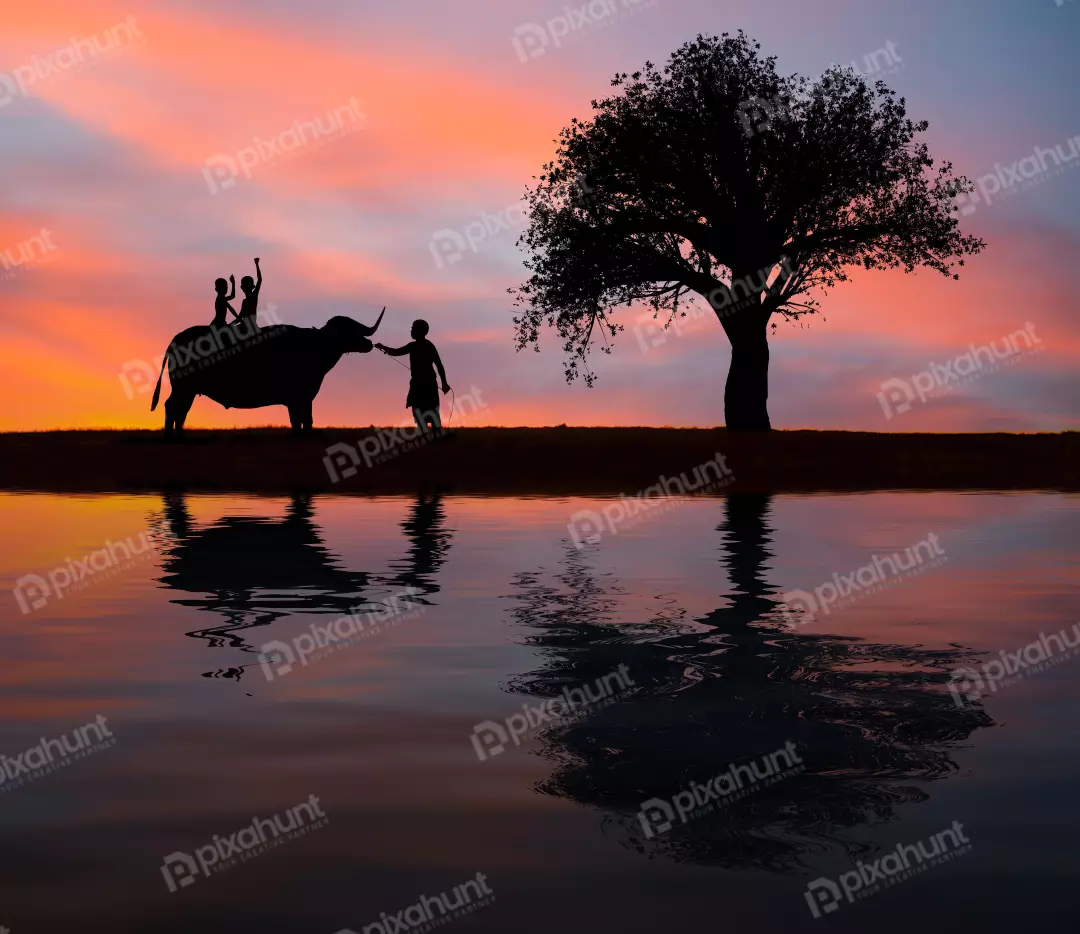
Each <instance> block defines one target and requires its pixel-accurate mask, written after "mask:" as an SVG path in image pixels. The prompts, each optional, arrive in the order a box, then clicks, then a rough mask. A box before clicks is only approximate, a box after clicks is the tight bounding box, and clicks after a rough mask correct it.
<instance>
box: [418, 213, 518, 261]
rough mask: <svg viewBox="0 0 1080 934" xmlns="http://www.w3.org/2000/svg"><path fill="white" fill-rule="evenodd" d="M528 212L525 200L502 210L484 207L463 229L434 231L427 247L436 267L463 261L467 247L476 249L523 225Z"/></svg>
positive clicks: (470, 249) (474, 250) (475, 250)
mask: <svg viewBox="0 0 1080 934" xmlns="http://www.w3.org/2000/svg"><path fill="white" fill-rule="evenodd" d="M528 216H529V207H528V205H527V204H526V203H525V202H524V201H515V202H514V203H513V204H511V205H508V206H507V207H505V208H503V209H502V210H501V211H496V212H495V213H493V214H492V213H489V212H487V211H481V212H480V216H479V217H477V218H476V219H475V220H471V221H469V223H467V224H465V225H464V226H463V227H461V228H460V229H454V228H452V227H443V228H442V229H440V230H436V231H435V233H433V234H432V235H431V242H430V243H429V244H428V250H430V251H431V257H432V259H434V260H435V268H436V269H444V268H445V267H447V266H452V265H453V264H454V263H458V262H460V261H461V260H462V259H463V258H464V257H465V253H466V251H468V252H472V253H477V252H479V250H480V244H481V243H483V242H484V241H485V240H490V239H491V238H492V237H495V236H498V235H499V234H500V233H501V232H503V231H506V232H507V233H509V232H510V231H511V230H514V229H516V228H518V227H521V226H522V225H524V223H525V220H526V218H528Z"/></svg>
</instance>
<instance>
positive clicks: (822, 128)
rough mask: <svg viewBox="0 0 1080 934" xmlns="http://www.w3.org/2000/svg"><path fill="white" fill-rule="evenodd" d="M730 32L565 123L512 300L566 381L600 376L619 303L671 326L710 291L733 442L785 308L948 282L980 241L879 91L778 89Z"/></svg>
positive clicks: (787, 314) (748, 46)
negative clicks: (559, 353) (881, 274)
mask: <svg viewBox="0 0 1080 934" xmlns="http://www.w3.org/2000/svg"><path fill="white" fill-rule="evenodd" d="M759 49H760V45H759V44H758V43H756V42H753V41H752V40H750V39H749V38H748V37H747V36H745V35H744V34H743V33H742V32H740V33H739V34H738V35H736V36H731V35H729V34H727V33H725V34H723V35H722V36H719V37H716V36H712V37H708V36H698V37H697V39H695V40H694V41H693V42H689V43H687V44H685V45H684V46H682V47H681V48H680V49H678V50H677V51H676V52H675V53H674V54H673V55H672V56H671V59H670V61H669V62H668V64H667V65H666V66H665V67H664V68H663V69H662V70H661V69H659V68H657V67H656V66H655V65H653V64H652V63H650V62H646V63H645V67H644V70H642V71H639V72H635V73H634V74H631V75H627V74H617V75H616V76H615V77H614V78H613V79H612V82H611V83H612V86H613V87H615V88H618V89H619V90H618V92H617V93H616V94H614V95H613V96H611V97H608V98H606V99H604V100H602V101H599V102H597V101H593V102H592V108H593V111H594V113H593V116H592V119H591V120H578V119H577V118H576V117H575V118H574V119H573V120H572V121H571V123H570V126H569V127H567V128H564V129H563V130H562V132H561V134H560V137H559V140H558V149H557V151H556V154H555V158H554V160H553V161H552V162H550V163H548V164H547V165H545V166H544V172H543V174H542V175H540V176H539V178H538V179H537V180H536V181H537V184H536V186H535V187H534V188H531V189H529V190H527V192H526V199H527V201H528V204H529V208H528V214H529V226H528V228H527V229H526V231H525V233H524V234H522V237H521V239H520V240H519V244H521V245H522V246H523V247H524V248H525V249H526V251H527V252H528V253H529V256H528V258H527V260H526V267H527V268H528V269H529V271H530V273H531V275H530V276H529V278H528V279H527V281H526V282H525V283H524V284H523V285H521V286H520V287H518V288H517V289H511V290H510V291H511V294H513V295H515V297H516V305H517V308H518V314H517V316H516V317H515V318H514V324H515V327H516V340H517V346H518V349H519V350H521V349H523V348H525V347H527V346H532V347H533V348H534V349H537V350H538V349H539V343H538V341H539V335H540V330H541V328H542V327H543V326H544V325H547V326H549V327H553V328H554V329H555V330H556V332H557V333H558V335H559V336H560V338H562V340H563V345H564V351H565V352H566V354H567V358H566V378H567V381H568V382H570V381H572V380H574V379H575V378H576V377H577V376H579V375H583V376H584V378H585V381H586V383H587V384H588V385H590V386H591V385H592V383H593V380H594V377H595V374H593V373H592V371H591V370H590V369H589V367H588V362H587V355H588V353H589V351H590V349H591V347H592V345H593V343H594V340H595V339H596V336H597V331H599V334H600V336H601V337H603V339H604V345H603V347H602V348H601V349H602V350H604V351H605V352H610V350H611V345H610V343H609V341H608V338H609V337H610V338H614V337H615V335H616V334H617V333H618V332H619V331H620V330H622V325H621V324H618V323H617V322H615V321H614V320H613V319H612V314H613V313H614V312H615V310H616V309H617V308H618V307H619V306H630V305H632V304H633V303H635V302H644V303H647V304H648V305H649V306H651V308H652V309H653V311H654V316H661V315H663V316H666V317H665V321H664V326H665V327H667V326H669V325H670V324H671V323H672V322H673V321H674V320H675V319H676V317H677V316H682V315H685V314H686V305H687V303H688V302H693V301H695V300H697V299H698V297H700V299H703V300H704V301H705V302H707V303H708V305H709V306H711V308H712V310H713V311H714V312H715V313H716V316H717V318H718V319H719V321H720V324H721V326H722V327H723V329H724V332H725V334H726V335H727V337H728V339H729V341H730V342H731V365H730V368H729V371H728V377H727V384H726V386H725V389H724V411H725V421H726V424H727V427H728V429H729V430H767V429H769V428H770V427H771V426H770V422H769V414H768V406H767V403H768V393H769V390H768V368H769V344H768V329H769V325H770V323H771V325H772V327H773V328H774V329H775V327H776V324H775V322H770V319H771V318H772V317H773V315H778V316H782V317H783V318H786V319H788V320H794V319H797V318H799V317H801V316H802V315H806V314H812V313H813V312H814V311H815V310H816V309H817V307H818V304H817V301H816V300H815V299H814V298H813V297H810V296H809V295H808V293H810V292H811V291H812V290H815V289H818V290H823V289H828V288H829V287H831V286H834V285H835V284H836V283H838V282H842V281H845V280H846V279H847V278H848V276H849V272H850V270H852V269H853V268H854V267H860V266H861V267H863V268H864V269H890V268H903V269H904V270H905V271H906V272H912V271H914V270H915V268H916V267H919V266H926V267H929V268H931V269H936V270H938V271H939V272H941V273H943V274H944V275H947V276H952V277H953V278H958V277H957V275H956V274H955V272H954V271H953V269H954V267H955V266H957V265H959V266H962V265H963V264H964V262H963V256H965V255H973V254H976V253H978V252H979V251H980V250H981V249H982V248H983V246H984V244H983V242H982V241H981V240H980V239H978V238H976V237H972V236H965V235H963V234H962V233H961V232H960V230H959V225H958V222H957V218H956V216H955V211H954V208H953V199H954V198H955V196H956V195H958V194H960V193H966V192H969V191H971V190H973V187H974V186H972V185H971V183H970V182H969V181H968V180H967V179H966V178H964V177H963V176H954V175H953V171H952V165H951V163H947V162H946V163H937V164H936V163H935V161H934V160H933V159H932V158H931V156H930V155H929V152H928V150H927V147H926V144H925V143H924V142H921V141H918V140H917V139H916V134H918V133H922V132H924V131H925V130H926V128H927V126H928V124H927V123H926V122H925V121H923V122H918V123H916V122H913V121H912V120H910V119H908V117H907V110H906V105H905V101H904V99H903V98H900V99H899V100H897V99H896V96H895V95H894V93H893V92H892V91H890V90H889V89H888V88H887V87H886V86H885V84H884V83H883V82H881V81H878V82H876V83H875V84H874V85H873V86H872V87H871V86H870V85H869V84H868V83H867V82H866V81H865V80H864V79H863V78H862V77H861V76H860V75H858V74H856V73H855V72H854V71H851V70H845V69H842V68H832V69H830V70H829V71H828V72H826V73H825V74H824V75H823V76H822V77H821V78H820V79H818V80H817V81H816V82H811V81H809V80H808V79H806V78H802V77H799V76H796V75H793V76H790V77H781V76H780V75H778V74H777V71H776V59H775V58H761V57H760V56H759V54H758V50H759Z"/></svg>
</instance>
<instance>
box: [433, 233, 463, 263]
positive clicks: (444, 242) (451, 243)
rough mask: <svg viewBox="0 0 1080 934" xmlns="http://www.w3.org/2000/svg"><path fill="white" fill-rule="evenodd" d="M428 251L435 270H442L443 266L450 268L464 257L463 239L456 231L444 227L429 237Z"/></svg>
mask: <svg viewBox="0 0 1080 934" xmlns="http://www.w3.org/2000/svg"><path fill="white" fill-rule="evenodd" d="M428 249H429V250H431V256H432V258H433V259H434V260H435V266H436V268H437V269H442V268H443V267H444V266H452V265H453V264H454V263H456V262H458V261H459V260H460V259H461V257H462V256H464V255H465V238H464V237H463V236H462V235H461V234H459V233H458V232H457V231H456V230H451V229H450V228H449V227H444V228H443V229H442V230H436V231H435V233H433V234H432V235H431V243H429V244H428Z"/></svg>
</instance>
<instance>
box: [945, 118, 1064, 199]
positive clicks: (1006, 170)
mask: <svg viewBox="0 0 1080 934" xmlns="http://www.w3.org/2000/svg"><path fill="white" fill-rule="evenodd" d="M1063 147H1064V148H1063ZM1077 156H1080V135H1077V136H1070V137H1069V138H1068V139H1067V140H1065V142H1064V143H1058V144H1057V145H1055V146H1054V148H1053V149H1050V148H1044V147H1042V146H1036V147H1035V148H1034V149H1033V150H1032V154H1031V155H1030V156H1024V158H1022V159H1017V160H1016V161H1015V162H1014V163H1012V165H1002V164H1001V163H1000V162H997V163H995V164H994V171H993V172H987V173H986V174H985V175H980V176H979V177H978V178H977V179H976V180H975V188H976V190H975V191H971V192H966V193H960V194H957V195H956V197H955V198H954V199H953V204H954V206H955V207H954V210H955V211H957V212H959V213H960V215H961V216H962V217H970V216H971V215H972V214H974V213H975V212H976V211H977V210H978V209H979V205H982V206H984V207H990V206H991V205H992V204H994V202H995V201H1002V200H1004V199H1006V198H1011V197H1013V196H1014V195H1016V194H1017V193H1018V192H1021V191H1029V190H1030V189H1032V188H1035V187H1036V186H1037V185H1041V184H1043V182H1046V181H1049V180H1050V179H1052V178H1056V177H1057V176H1058V175H1064V174H1065V172H1067V171H1068V170H1070V169H1075V168H1076V167H1077V166H1078V165H1080V160H1077Z"/></svg>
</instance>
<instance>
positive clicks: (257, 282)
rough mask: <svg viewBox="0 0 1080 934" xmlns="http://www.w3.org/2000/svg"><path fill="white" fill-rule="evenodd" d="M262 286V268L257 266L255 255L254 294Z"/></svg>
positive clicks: (257, 292)
mask: <svg viewBox="0 0 1080 934" xmlns="http://www.w3.org/2000/svg"><path fill="white" fill-rule="evenodd" d="M261 288H262V269H261V268H260V267H259V257H257V256H256V257H255V294H256V295H258V294H259V289H261Z"/></svg>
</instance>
